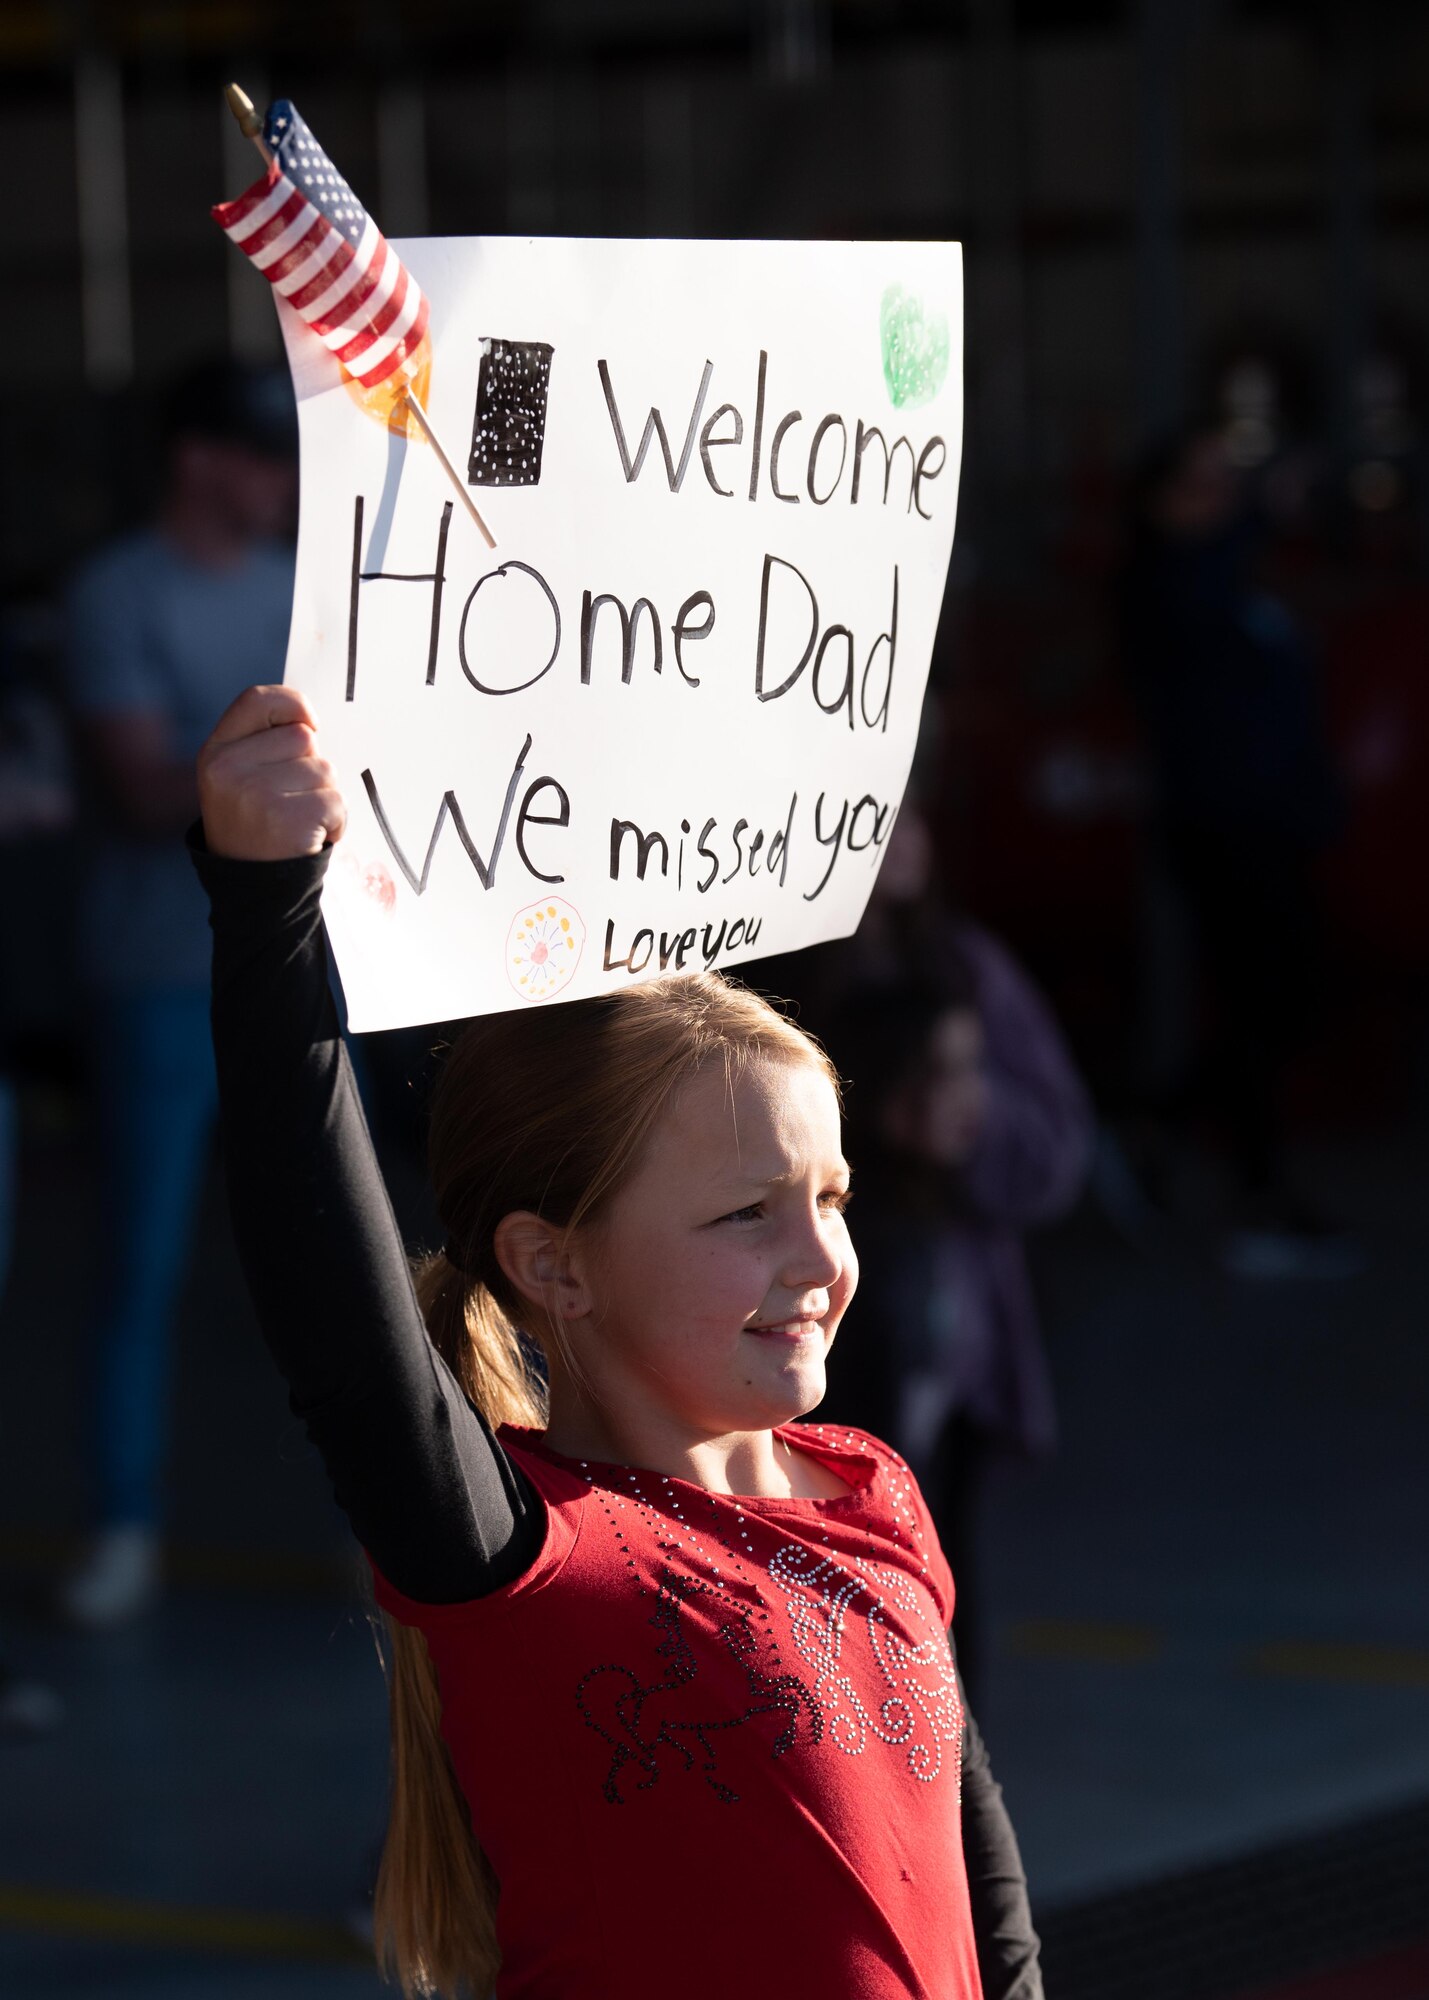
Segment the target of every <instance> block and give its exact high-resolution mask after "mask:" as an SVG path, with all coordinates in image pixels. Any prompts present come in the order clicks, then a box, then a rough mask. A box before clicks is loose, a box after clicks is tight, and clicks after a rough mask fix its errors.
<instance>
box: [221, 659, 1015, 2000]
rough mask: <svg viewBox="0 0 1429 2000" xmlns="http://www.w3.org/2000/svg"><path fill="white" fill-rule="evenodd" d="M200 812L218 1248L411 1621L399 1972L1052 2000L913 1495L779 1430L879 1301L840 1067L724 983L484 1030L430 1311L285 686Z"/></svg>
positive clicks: (444, 1180)
mask: <svg viewBox="0 0 1429 2000" xmlns="http://www.w3.org/2000/svg"><path fill="white" fill-rule="evenodd" d="M200 796H201V801H202V807H203V822H202V831H201V832H198V831H197V830H196V832H195V834H194V835H193V836H191V845H192V846H193V848H194V850H195V859H196V861H197V864H198V866H199V871H200V874H201V875H202V877H203V879H204V882H205V885H206V887H207V888H208V891H209V896H210V902H211V906H212V923H213V930H214V1001H213V1020H214V1038H215V1049H216V1054H217V1059H218V1070H219V1084H220V1095H221V1101H222V1107H223V1120H224V1140H225V1151H226V1154H227V1159H228V1168H229V1183H230V1202H231V1206H232V1210H233V1216H234V1222H235V1228H236V1233H237V1237H238V1241H239V1247H240V1251H241V1253H242V1255H243V1258H244V1262H245V1266H246V1270H247V1275H248V1279H249V1284H250V1287H251V1289H252V1291H253V1294H254V1298H255V1302H256V1304H257V1307H258V1311H259V1317H260V1320H261V1322H262V1324H263V1329H264V1333H265V1336H266V1338H267V1340H268V1342H269V1345H270V1347H271V1348H272V1350H273V1352H274V1355H275V1357H276V1359H277V1361H278V1363H279V1365H280V1367H281V1368H282V1369H283V1371H284V1373H285V1374H286V1376H287V1378H288V1381H289V1385H290V1389H291V1392H292V1400H293V1406H294V1408H295V1410H296V1411H297V1412H298V1413H299V1414H300V1415H301V1416H302V1418H303V1419H304V1421H305V1423H306V1424H307V1427H308V1431H309V1434H310V1435H311V1436H312V1438H313V1439H314V1441H315V1442H316V1443H317V1445H318V1447H319V1449H320V1450H321V1451H322V1453H323V1456H324V1459H325V1461H326V1464H327V1467H328V1470H329V1474H330V1476H331V1478H332V1481H333V1485H334V1489H335V1491H336V1494H337V1498H338V1500H339V1503H340V1504H341V1505H342V1506H343V1507H344V1508H345V1509H346V1511H347V1514H348V1516H349V1519H350V1520H351V1522H352V1525H353V1528H354V1530H355V1532H356V1534H357V1536H358V1538H359V1540H360V1541H361V1543H362V1545H363V1547H364V1548H365V1550H366V1551H367V1554H368V1557H369V1560H370V1562H371V1564H372V1568H373V1572H374V1579H375V1588H376V1592H377V1598H378V1602H379V1604H380V1605H381V1606H382V1608H383V1611H384V1613H385V1614H386V1618H387V1622H388V1635H389V1642H390V1675H389V1679H390V1691H391V1703H392V1729H393V1797H392V1813H391V1822H390V1826H389V1831H388V1840H387V1847H386V1852H385V1854H384V1860H383V1867H382V1873H381V1877H380V1879H379V1883H378V1891H377V1908H376V1929H377V1935H378V1941H379V1947H380V1948H381V1949H382V1951H383V1954H384V1957H385V1959H386V1962H387V1964H388V1966H389V1968H390V1969H391V1970H393V1971H394V1972H395V1973H396V1975H397V1977H398V1978H399V1980H400V1981H401V1983H402V1986H403V1989H404V1991H406V1992H408V1993H415V1992H431V1991H439V1992H443V1993H452V1992H455V1991H456V1990H457V1989H458V1987H462V1986H465V1987H466V1988H467V1989H469V1990H470V1991H471V1992H473V1993H477V1994H484V1993H486V1992H488V1991H489V1990H490V1989H491V1988H492V1986H493V1984H494V1987H495V1991H496V1993H497V1995H498V1996H500V2000H558V1996H559V2000H576V1996H580V2000H605V1996H609V2000H615V1996H617V1995H619V1996H621V2000H644V1996H646V1995H650V1996H653V1995H654V1994H655V1993H657V1992H660V1993H664V1992H666V1991H668V1990H669V1988H670V1987H671V1985H674V1986H675V1987H676V1988H677V1989H678V1990H679V1991H680V1992H681V1993H682V1994H683V1995H684V1996H686V2000H706V1996H708V2000H713V1996H715V1995H716V1994H719V1995H721V1996H723V1995H724V1994H725V1993H727V1992H728V1990H729V1988H730V1985H731V1982H732V1981H738V1982H739V1983H741V1984H742V1985H743V1986H744V1987H746V1988H747V1989H749V1990H752V1991H756V1992H760V1993H770V1994H773V1993H779V1994H781V1995H787V1994H794V1993H803V1992H810V1993H818V1994H820V1995H823V1996H846V2000H855V1996H856V1997H857V2000H895V1996H897V2000H906V1996H910V1995H915V1996H925V2000H981V1996H982V1995H983V1994H984V1993H985V1994H987V1995H988V1996H989V1997H990V2000H1037V1996H1040V1993H1041V1983H1040V1975H1039V1973H1038V1970H1037V1943H1036V1938H1035V1935H1034V1934H1033V1932H1032V1929H1031V1923H1030V1918H1029V1916H1028V1912H1027V1900H1026V1890H1025V1883H1024V1881H1023V1877H1022V1872H1021V1867H1020V1863H1019V1862H1018V1859H1017V1853H1016V1846H1015V1842H1014V1841H1013V1839H1012V1835H1011V1829H1010V1826H1009V1825H1008V1822H1007V1818H1006V1814H1005V1812H1004V1811H1003V1808H1002V1805H1001V1798H1000V1794H999V1793H998V1791H997V1787H996V1785H995V1784H994V1783H993V1781H992V1778H991V1774H990V1772H989V1771H988V1769H987V1763H986V1756H985V1752H984V1751H983V1749H982V1745H981V1741H980V1739H979V1738H978V1737H977V1734H976V1731H975V1729H974V1727H973V1724H972V1721H971V1717H970V1716H969V1715H968V1713H967V1710H966V1707H965V1705H964V1703H963V1699H962V1695H961V1690H960V1687H959V1683H958V1676H957V1671H956V1665H955V1662H954V1659H953V1655H952V1652H951V1648H950V1645H949V1641H948V1636H947V1628H948V1623H949V1620H950V1618H951V1616H952V1610H953V1579H952V1577H951V1575H950V1573H949V1571H948V1566H947V1563H946V1561H945V1560H944V1558H943V1555H942V1552H941V1550H940V1549H939V1547H938V1543H937V1537H936V1535H935V1533H934V1530H933V1527H932V1522H931V1519H930V1517H929V1515H928V1511H927V1508H926V1506H925V1505H924V1503H923V1500H922V1497H921V1495H920V1494H919V1492H918V1489H917V1486H916V1483H915V1481H914V1480H913V1478H912V1475H911V1474H910V1473H909V1470H908V1468H907V1466H906V1464H905V1463H904V1462H903V1460H902V1459H901V1458H899V1457H898V1455H897V1454H896V1453H895V1452H893V1451H891V1450H890V1449H889V1448H888V1447H887V1446H885V1445H882V1444H880V1443H879V1442H878V1441H877V1440H876V1439H873V1438H871V1437H869V1436H867V1435H866V1434H865V1433H863V1432H862V1431H859V1430H855V1429H850V1428H846V1427H839V1428H838V1429H833V1428H831V1427H827V1426H823V1427H821V1426H819V1425H817V1424H814V1425H810V1424H807V1423H796V1422H795V1420H796V1419H798V1418H802V1417H806V1416H807V1415H808V1414H809V1413H810V1412H811V1411H812V1410H814V1409H815V1408H816V1407H817V1405H818V1403H819V1401H820V1399H821V1398H822V1396H823V1393H824V1386H825V1362H826V1358H827V1355H828V1352H829V1349H830V1346H831V1344H832V1342H833V1339H834V1335H835V1332H836V1330H837V1327H838V1324H839V1321H840V1319H841V1318H842V1316H843V1313H844V1311H845V1309H846V1307H847V1305H848V1303H849V1300H850V1299H851V1297H852V1295H853V1290H854V1285H855V1282H856V1277H857V1263H856V1260H855V1257H854V1253H853V1248H852V1244H851V1242H850V1239H849V1234H848V1229H847V1225H846V1223H845V1220H844V1209H845V1207H846V1205H847V1201H848V1193H849V1169H848V1166H847V1163H846V1162H845V1160H844V1157H843V1152H842V1146H841V1134H840V1116H839V1101H838V1093H837V1085H836V1079H835V1077H834V1073H833V1071H832V1069H831V1067H830V1065H829V1063H828V1061H827V1058H826V1057H825V1056H824V1055H823V1053H822V1051H821V1050H820V1049H819V1048H818V1046H817V1045H816V1044H815V1043H813V1042H812V1041H811V1040H810V1039H809V1038H808V1037H806V1036H805V1035H804V1034H802V1033H801V1031H799V1030H798V1029H797V1028H795V1027H794V1026H793V1025H792V1024H791V1023H790V1022H789V1021H788V1020H787V1019H785V1018H784V1017H783V1016H782V1015H780V1014H779V1013H777V1012H776V1011H775V1010H774V1009H773V1008H771V1007H770V1006H769V1005H768V1004H767V1003H766V1002H764V1001H762V1000H760V999H758V998H757V997H756V996H754V995H753V994H750V993H748V992H747V991H746V990H745V989H743V988H741V987H739V986H737V985H735V984H734V983H732V982H730V981H727V980H724V979H721V978H719V977H718V976H716V975H712V974H692V975H688V976H682V977H679V978H669V979H659V980H654V981H650V982H648V983H646V984H643V985H638V986H632V987H629V988H626V989H624V990H622V991H618V992H615V993H612V994H610V995H608V996H603V997H601V998H600V999H597V1000H590V1001H584V1002H577V1003H573V1004H569V1005H563V1006H559V1007H552V1008H547V1009H541V1010H532V1011H528V1012H523V1013H519V1014H514V1013H513V1014H501V1015H494V1016H490V1017H487V1018H484V1019H482V1020H479V1021H476V1022H473V1023H472V1024H470V1026H469V1027H468V1028H467V1030H466V1032H465V1034H464V1035H463V1037H462V1038H461V1040H460V1041H459V1042H458V1044H457V1045H456V1047H455V1049H454V1050H453V1051H452V1053H451V1054H450V1055H449V1056H448V1058H447V1061H446V1063H445V1065H444V1069H443V1075H442V1079H441V1082H440V1085H439V1088H438V1094H437V1098H436V1100H435V1102H434V1105H433V1112H432V1147H431V1156H432V1167H433V1175H434V1182H435V1191H436V1196H437V1203H438V1209H439V1212H440V1215H441V1218H442V1222H443V1226H444V1227H445V1229H446V1232H447V1241H446V1244H445V1246H444V1247H443V1249H442V1250H441V1251H440V1252H438V1253H437V1254H436V1255H435V1256H433V1257H430V1258H428V1259H427V1260H426V1261H425V1263H424V1264H423V1266H422V1268H421V1270H420V1271H419V1273H418V1278H417V1286H416V1291H415V1293H414V1291H413V1287H412V1283H411V1279H410V1276H409V1272H408V1268H407V1264H406V1260H405V1257H404V1254H403V1251H402V1246H401V1242H400V1239H399V1237H398V1235H397V1232H396V1230H395V1227H394V1225H393V1224H392V1221H391V1213H390V1209H389V1207H388V1205H387V1203H386V1198H385V1191H384V1190H383V1189H382V1186H381V1182H380V1178H379V1176H378V1174H377V1169H376V1166H375V1163H374V1161H373V1157H372V1152H371V1147H370V1145H369V1143H368V1141H367V1136H366V1129H365V1126H364V1124H363V1121H362V1115H361V1111H360V1107H359V1105H358V1101H357V1097H356V1093H355V1090H354V1087H353V1083H352V1077H351V1072H350V1069H349V1067H348V1064H347V1059H346V1056H345V1054H344V1052H343V1049H342V1044H341V1039H340V1037H339V1035H338V1032H337V1024H336V1020H335V1017H334V1013H333V1007H332V1002H331V998H330V995H329V989H328V982H327V979H326V976H325V960H324V952H323V943H322V936H321V925H320V917H319V913H318V903H319V895H320V890H321V882H322V876H323V872H324V869H325V866H326V859H327V851H328V849H329V848H330V846H331V844H332V843H333V842H334V841H335V840H337V839H338V838H339V837H340V836H341V833H342V829H343V824H344V817H345V815H344V809H343V804H342V800H341V797H340V795H339V794H338V791H337V789H336V787H335V785H334V782H333V777H332V773H331V770H330V768H329V767H328V766H327V765H326V764H325V762H324V761H323V760H322V758H321V756H320V755H319V753H318V747H317V740H316V734H315V724H314V721H313V717H312V714H311V711H310V710H309V709H308V707H307V705H306V703H305V702H304V701H303V698H302V697H301V695H299V694H298V693H297V692H296V691H294V690H292V689H283V688H259V689H250V690H249V691H248V692H247V693H246V694H245V695H243V696H241V697H240V699H239V700H238V701H237V702H236V703H235V704H234V705H233V706H232V708H230V709H229V711H228V712H227V713H226V715H225V716H224V717H223V719H222V720H221V722H220V723H219V725H218V727H217V729H216V730H215V732H214V734H213V735H212V737H211V738H210V739H209V742H208V744H207V745H206V746H205V749H204V752H203V753H202V755H201V758H200ZM536 1348H539V1352H540V1357H541V1363H540V1366H539V1367H538V1366H537V1365H536V1360H535V1349H536Z"/></svg>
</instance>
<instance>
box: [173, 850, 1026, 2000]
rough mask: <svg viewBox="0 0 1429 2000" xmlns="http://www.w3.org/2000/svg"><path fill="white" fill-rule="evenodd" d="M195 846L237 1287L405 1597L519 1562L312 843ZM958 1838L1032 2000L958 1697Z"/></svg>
mask: <svg viewBox="0 0 1429 2000" xmlns="http://www.w3.org/2000/svg"><path fill="white" fill-rule="evenodd" d="M190 847H191V850H192V852H193V855H194V860H195V863H196V865H197V867H198V871H199V874H200V876H201V877H202V879H203V882H204V886H205V888H206V889H207V890H208V894H209V899H210V904H211V919H210V921H211V923H212V927H213V1033H214V1048H215V1053H216V1057H217V1063H218V1081H219V1095H220V1102H221V1107H222V1120H223V1140H224V1152H225V1156H226V1161H227V1168H228V1189H229V1204H230V1209H231V1212H232V1216H233V1225H234V1231H235V1235H236V1237H237V1242H238V1249H239V1254H240V1257H241V1259H242V1263H243V1268H244V1272H245V1275H246V1277H247V1280H248V1285H249V1289H250V1291H251V1293H252V1297H253V1301H254V1305H255V1307H256V1308H257V1312H258V1318H259V1322H260V1324H261V1327H262V1330H263V1334H264V1337H265V1339H266V1341H267V1344H268V1347H269V1349H270V1351H271V1353H272V1355H273V1358H274V1360H275V1361H276V1362H277V1364H278V1367H279V1368H280V1369H281V1371H282V1373H283V1375H284V1376H285V1378H286V1379H287V1382H288V1387H289V1391H290V1394H291V1401H292V1407H293V1410H294V1412H295V1414H296V1415H297V1416H298V1417H299V1418H301V1420H302V1421H303V1423H304V1425H305V1427H306V1429H307V1433H308V1436H309V1437H310V1438H311V1439H312V1441H313V1443H314V1444H315V1445H316V1446H317V1448H318V1451H319V1452H320V1453H321V1455H322V1458H323V1462H324V1464H325V1465H326V1467H327V1471H328V1476H329V1478H330V1479H331V1481H332V1485H333V1490H334V1493H335V1495H336V1498H337V1501H338V1504H339V1506H341V1508H342V1509H343V1511H344V1512H345V1513H346V1515H347V1517H348V1520H349V1521H350V1522H351V1524H352V1527H353V1530H354V1532H355V1534H356V1535H357V1537H358V1540H359V1541H360V1542H361V1543H362V1545H363V1547H364V1548H365V1549H366V1550H367V1551H368V1553H369V1554H370V1555H371V1557H372V1559H373V1561H374V1562H375V1563H376V1565H377V1567H378V1569H379V1570H380V1571H381V1572H382V1574H383V1575H384V1576H385V1577H386V1578H387V1579H388V1580H389V1582H391V1583H392V1584H394V1585H395V1586H396V1588H397V1589H398V1590H400V1591H401V1592H402V1593H403V1594H404V1595H405V1596H407V1597H411V1598H415V1599H417V1600H419V1601H421V1602H425V1603H431V1604H455V1603H462V1602H465V1601H466V1600H467V1599H470V1598H474V1597H481V1596H484V1595H485V1594H486V1593H487V1592H489V1591H492V1590H495V1589H497V1588H499V1587H500V1586H501V1585H503V1584H505V1583H508V1582H510V1581H511V1580H512V1579H513V1578H514V1577H517V1576H520V1575H521V1574H522V1573H523V1572H524V1571H525V1570H526V1569H528V1568H529V1567H530V1565H531V1564H532V1562H533V1561H534V1560H535V1558H536V1555H537V1553H538V1551H539V1549H540V1546H541V1542H542V1539H543V1535H544V1532H545V1521H544V1512H543V1503H542V1502H541V1501H540V1499H539V1498H538V1496H537V1495H536V1494H535V1493H534V1492H533V1491H532V1490H531V1489H530V1487H529V1486H528V1485H527V1483H526V1481H525V1479H524V1478H523V1477H522V1475H521V1473H520V1472H519V1471H518V1470H517V1469H516V1467H515V1466H514V1465H513V1464H512V1463H511V1461H510V1459H509V1458H508V1457H507V1455H506V1453H505V1452H504V1451H503V1450H502V1448H501V1445H500V1443H499V1442H498V1440H497V1439H496V1437H495V1436H494V1435H493V1433H492V1430H491V1427H490V1425H489V1424H488V1423H487V1422H486V1419H485V1418H484V1417H483V1416H482V1415H481V1413H480V1412H479V1411H478V1410H477V1409H475V1408H474V1406H473V1405H472V1404H471V1402H470V1401H469V1400H468V1399H467V1397H466V1395H465V1393H464V1391H463V1390H462V1388H461V1386H460V1385H459V1383H458V1382H457V1381H456V1379H455V1377H454V1376H453V1375H452V1373H451V1371H450V1369H448V1368H447V1366H446V1364H445V1363H444V1362H443V1361H442V1359H441V1357H440V1356H439V1355H438V1354H437V1352H436V1350H435V1349H434V1348H433V1346H432V1344H431V1341H430V1340H429V1339H428V1337H427V1332H426V1327H425V1325H424V1323H423V1320H422V1316H421V1312H420V1310H419V1308H418V1306H417V1301H416V1297H415V1294H414V1292H413V1289H412V1282H411V1276H410V1272H409V1269H408V1264H407V1258H406V1253H405V1251H404V1249H403V1245H402V1240H401V1237H400V1234H399V1232H398V1229H397V1225H396V1222H395V1220H394V1218H393V1215H392V1210H391V1205H390V1203H389V1201H388V1197H387V1190H386V1188H385V1186H384V1184H383V1181H382V1177H381V1173H380V1171H379V1169H378V1166H377V1162H376V1158H375V1156H374V1154H373V1150H372V1144H371V1141H370V1138H369V1136H368V1132H367V1125H366V1120H365V1118H364V1116H363V1112H362V1107H361V1104H360V1102H359V1099H358V1095H357V1088H356V1084H355V1081H354V1078H353V1073H352V1069H351V1065H350V1063H349V1061H348V1057H347V1052H346V1049H345V1048H344V1046H343V1043H342V1038H341V1035H340V1032H339V1029H338V1021H337V1013H336V1009H335V1007H334V1005H333V1001H332V996H331V992H330V989H329V985H328V976H327V954H326V945H325V940H324V937H323V931H322V919H321V914H320V909H319V899H320V896H321V891H322V881H323V876H324V874H325V873H326V869H327V855H326V854H322V855H316V856H312V857H304V858H301V859H298V860H293V861H281V862H244V861H230V860H225V859H221V858H220V857H217V856H214V855H211V854H209V853H207V851H206V850H205V848H204V845H203V840H202V834H201V832H200V831H199V830H198V829H195V830H194V832H193V833H192V834H191V835H190ZM962 1810H963V1846H964V1854H965V1860H966V1864H967V1873H968V1885H969V1893H970V1897H971V1901H972V1915H973V1928H974V1934H975V1937H976V1940H977V1947H978V1960H979V1966H980V1969H981V1973H982V1979H983V1988H984V1993H985V1995H986V2000H1041V1994H1042V1981H1041V1974H1040V1972H1039V1970H1038V1964H1037V1951H1038V1947H1037V1939H1036V1935H1035V1933H1034V1931H1033V1929H1032V1924H1031V1917H1030V1914H1029V1911H1028V1904H1027V1892H1026V1883H1025V1879H1024V1876H1023V1872H1022V1865H1021V1861H1020V1859H1019V1857H1018V1852H1017V1843H1016V1839H1015V1837H1014V1835H1013V1832H1012V1827H1011V1823H1010V1821H1009V1820H1008V1817H1007V1813H1006V1810H1005V1808H1004V1806H1003V1803H1002V1793H1001V1790H1000V1788H999V1786H998V1785H997V1783H996V1781H995V1779H994V1778H993V1775H992V1771H991V1768H990V1766H989V1763H988V1758H987V1751H986V1748H985V1746H984V1744H983V1741H982V1738H981V1736H980V1734H979V1732H978V1729H977V1725H976V1724H975V1722H974V1721H973V1719H972V1717H971V1715H969V1716H967V1718H966V1723H965V1736H964V1748H963V1808H962Z"/></svg>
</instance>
